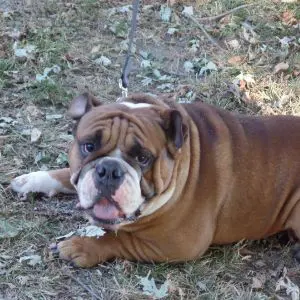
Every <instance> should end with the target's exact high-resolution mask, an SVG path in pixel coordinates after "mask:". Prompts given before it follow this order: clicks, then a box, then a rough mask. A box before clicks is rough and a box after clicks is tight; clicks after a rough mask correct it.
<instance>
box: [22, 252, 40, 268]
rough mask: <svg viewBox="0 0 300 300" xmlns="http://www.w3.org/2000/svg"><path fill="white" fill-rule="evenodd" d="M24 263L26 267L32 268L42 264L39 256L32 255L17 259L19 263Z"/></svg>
mask: <svg viewBox="0 0 300 300" xmlns="http://www.w3.org/2000/svg"><path fill="white" fill-rule="evenodd" d="M23 261H25V262H26V263H27V265H29V266H32V267H34V266H35V265H37V264H41V263H42V259H41V256H40V255H37V254H32V255H27V256H22V257H20V259H19V262H23Z"/></svg>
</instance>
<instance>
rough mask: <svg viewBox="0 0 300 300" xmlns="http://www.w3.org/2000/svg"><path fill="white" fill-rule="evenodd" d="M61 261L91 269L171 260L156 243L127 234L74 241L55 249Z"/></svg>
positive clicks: (76, 238) (66, 241)
mask: <svg viewBox="0 0 300 300" xmlns="http://www.w3.org/2000/svg"><path fill="white" fill-rule="evenodd" d="M51 250H52V251H53V252H54V253H56V254H58V255H59V257H60V258H61V259H64V260H67V261H70V262H72V263H73V264H75V265H76V266H78V267H82V268H88V267H92V266H95V265H97V264H99V263H102V262H105V261H107V260H111V259H114V258H122V259H127V260H130V261H144V262H154V261H156V262H158V261H167V260H168V257H167V256H165V255H164V254H163V253H162V251H161V250H160V249H159V248H158V247H157V246H156V245H154V244H153V243H150V242H149V241H145V240H143V239H140V238H138V237H136V236H135V235H133V234H131V233H127V232H124V231H118V232H117V233H115V232H109V233H106V234H105V235H104V236H102V237H100V238H94V237H73V238H71V239H68V240H65V241H62V242H59V243H58V244H57V245H54V246H53V247H51Z"/></svg>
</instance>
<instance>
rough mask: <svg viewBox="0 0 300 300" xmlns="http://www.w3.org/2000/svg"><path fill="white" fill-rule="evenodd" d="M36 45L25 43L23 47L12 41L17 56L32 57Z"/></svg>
mask: <svg viewBox="0 0 300 300" xmlns="http://www.w3.org/2000/svg"><path fill="white" fill-rule="evenodd" d="M35 49H36V47H35V46H33V45H30V44H27V45H25V46H24V47H23V48H21V47H19V46H18V42H14V44H13V50H14V54H15V56H16V57H17V58H21V59H22V58H26V59H33V58H34V54H35Z"/></svg>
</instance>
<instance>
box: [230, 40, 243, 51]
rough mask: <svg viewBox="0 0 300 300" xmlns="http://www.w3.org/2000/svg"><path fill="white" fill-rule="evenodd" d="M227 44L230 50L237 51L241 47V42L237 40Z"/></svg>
mask: <svg viewBox="0 0 300 300" xmlns="http://www.w3.org/2000/svg"><path fill="white" fill-rule="evenodd" d="M227 44H228V45H229V47H230V48H232V49H234V50H237V49H239V48H240V47H241V44H240V42H239V41H238V40H236V39H234V40H230V41H228V42H227Z"/></svg>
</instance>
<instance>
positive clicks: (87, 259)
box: [11, 95, 300, 267]
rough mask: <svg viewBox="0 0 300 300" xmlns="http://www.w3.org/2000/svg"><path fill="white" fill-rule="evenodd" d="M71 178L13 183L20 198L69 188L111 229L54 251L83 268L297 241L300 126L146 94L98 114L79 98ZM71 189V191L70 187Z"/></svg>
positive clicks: (93, 103)
mask: <svg viewBox="0 0 300 300" xmlns="http://www.w3.org/2000/svg"><path fill="white" fill-rule="evenodd" d="M70 115H71V116H72V117H73V118H74V119H76V120H77V121H78V125H77V130H76V137H75V141H74V144H73V146H72V149H71V151H70V169H63V170H57V171H51V172H36V173H30V174H27V175H23V176H20V177H17V178H16V179H14V180H13V181H12V184H11V185H12V188H13V189H14V190H15V191H17V192H19V193H20V194H23V196H26V194H27V193H28V192H31V191H40V192H44V193H47V194H49V195H54V194H55V193H57V192H72V190H73V186H74V187H75V188H76V190H77V192H78V195H79V200H80V206H81V207H83V208H84V209H89V210H92V212H91V215H92V217H93V219H94V221H95V222H96V223H97V224H99V225H102V226H104V227H105V228H107V229H109V230H111V231H110V232H108V233H106V234H105V235H104V236H103V237H101V238H99V239H96V238H83V237H75V238H72V239H70V240H66V241H63V242H61V243H59V244H58V250H59V253H60V256H61V257H62V258H64V259H67V260H72V261H73V262H75V263H76V264H77V265H79V266H82V267H88V266H93V265H95V264H97V263H100V262H103V261H105V260H108V259H111V258H115V257H121V258H125V259H129V260H139V261H185V260H190V259H195V258H198V257H200V256H201V255H202V254H203V253H204V252H205V251H206V250H207V248H208V247H209V246H210V245H211V244H225V243H231V242H235V241H238V240H241V239H260V238H263V237H266V236H269V235H272V234H274V233H276V232H280V231H283V230H288V229H291V230H293V231H294V233H295V235H296V236H297V238H299V237H300V155H299V152H300V118H298V117H288V116H277V117H276V116H273V117H249V116H241V115H234V114H231V113H229V112H226V111H224V110H221V109H217V108H215V107H213V106H210V105H207V104H204V103H201V102H197V103H193V104H182V105H179V104H176V103H173V102H171V101H167V102H163V101H161V100H158V99H154V98H151V97H149V96H145V95H136V96H132V97H130V98H128V99H125V100H124V102H121V103H115V104H109V105H100V104H99V103H98V102H97V100H96V99H95V98H93V97H92V96H89V95H83V96H80V97H78V98H77V99H75V100H74V101H73V103H72V105H71V108H70ZM71 182H72V184H71Z"/></svg>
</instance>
